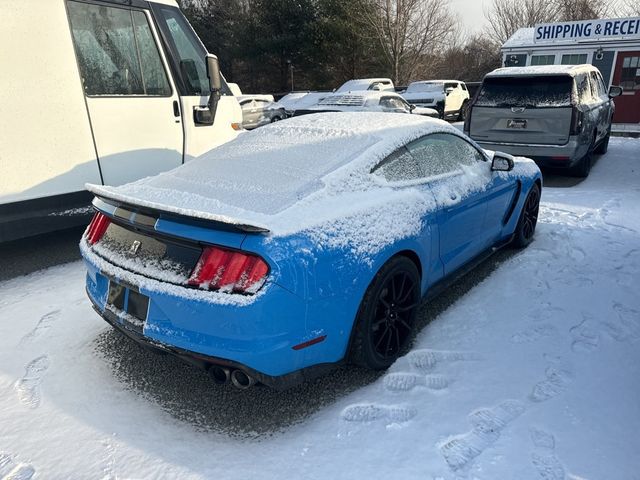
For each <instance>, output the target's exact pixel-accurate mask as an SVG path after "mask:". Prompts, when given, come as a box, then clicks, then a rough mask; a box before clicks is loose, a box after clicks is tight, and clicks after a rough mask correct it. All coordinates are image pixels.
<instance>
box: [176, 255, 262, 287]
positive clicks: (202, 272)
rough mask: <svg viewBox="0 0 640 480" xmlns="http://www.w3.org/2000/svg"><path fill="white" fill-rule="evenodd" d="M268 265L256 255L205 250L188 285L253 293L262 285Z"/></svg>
mask: <svg viewBox="0 0 640 480" xmlns="http://www.w3.org/2000/svg"><path fill="white" fill-rule="evenodd" d="M268 272H269V266H268V265H267V264H266V263H265V261H264V260H262V259H261V258H260V257H258V256H256V255H251V254H247V253H242V252H236V251H233V250H226V249H224V248H220V247H206V248H205V249H204V250H203V252H202V255H201V256H200V260H198V264H197V265H196V268H194V269H193V272H192V273H191V276H190V277H189V281H188V283H189V285H191V286H193V287H199V288H206V289H209V290H224V291H228V292H235V293H255V292H256V291H257V290H258V289H259V288H260V287H261V286H262V284H263V283H264V281H265V279H266V277H267V273H268Z"/></svg>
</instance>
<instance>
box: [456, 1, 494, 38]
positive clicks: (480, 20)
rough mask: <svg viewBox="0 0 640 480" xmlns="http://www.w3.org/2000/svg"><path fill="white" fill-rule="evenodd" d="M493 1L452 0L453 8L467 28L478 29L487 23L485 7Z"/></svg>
mask: <svg viewBox="0 0 640 480" xmlns="http://www.w3.org/2000/svg"><path fill="white" fill-rule="evenodd" d="M492 3H493V1H492V0H451V8H452V10H453V11H454V12H455V13H456V14H457V15H458V16H459V18H460V20H461V22H462V24H463V25H464V27H465V29H469V30H472V31H478V30H480V29H481V28H482V27H483V26H484V25H485V23H486V19H485V18H484V10H483V7H484V8H488V7H490V6H491V4H492ZM470 33H471V32H470Z"/></svg>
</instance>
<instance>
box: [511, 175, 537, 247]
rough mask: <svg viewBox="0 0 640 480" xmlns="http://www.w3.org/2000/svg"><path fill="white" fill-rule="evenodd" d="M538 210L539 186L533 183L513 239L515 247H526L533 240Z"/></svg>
mask: <svg viewBox="0 0 640 480" xmlns="http://www.w3.org/2000/svg"><path fill="white" fill-rule="evenodd" d="M539 210H540V187H539V186H538V184H537V183H534V184H533V186H532V187H531V190H529V194H528V195H527V199H526V200H525V202H524V206H523V208H522V213H521V214H520V219H519V220H518V225H517V227H516V231H515V237H514V239H513V241H514V244H515V246H516V247H519V248H522V247H526V246H527V245H529V244H530V243H531V242H532V241H533V236H534V234H535V232H536V224H537V223H538V212H539Z"/></svg>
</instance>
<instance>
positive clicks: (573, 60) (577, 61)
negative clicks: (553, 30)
mask: <svg viewBox="0 0 640 480" xmlns="http://www.w3.org/2000/svg"><path fill="white" fill-rule="evenodd" d="M560 63H561V64H562V65H581V64H583V63H587V54H586V53H569V54H566V55H562V61H561V62H560Z"/></svg>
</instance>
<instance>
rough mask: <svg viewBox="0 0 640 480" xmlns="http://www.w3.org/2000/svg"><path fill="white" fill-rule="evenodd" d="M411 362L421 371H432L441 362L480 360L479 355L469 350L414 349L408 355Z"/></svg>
mask: <svg viewBox="0 0 640 480" xmlns="http://www.w3.org/2000/svg"><path fill="white" fill-rule="evenodd" d="M406 358H407V359H408V361H409V364H410V365H411V366H413V367H414V368H416V369H418V370H421V371H431V370H433V369H434V368H435V366H436V365H437V364H438V363H440V362H459V361H472V360H478V357H477V355H475V354H473V353H469V352H455V351H448V350H428V349H421V350H413V351H411V352H409V353H408V354H407V357H406Z"/></svg>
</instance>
